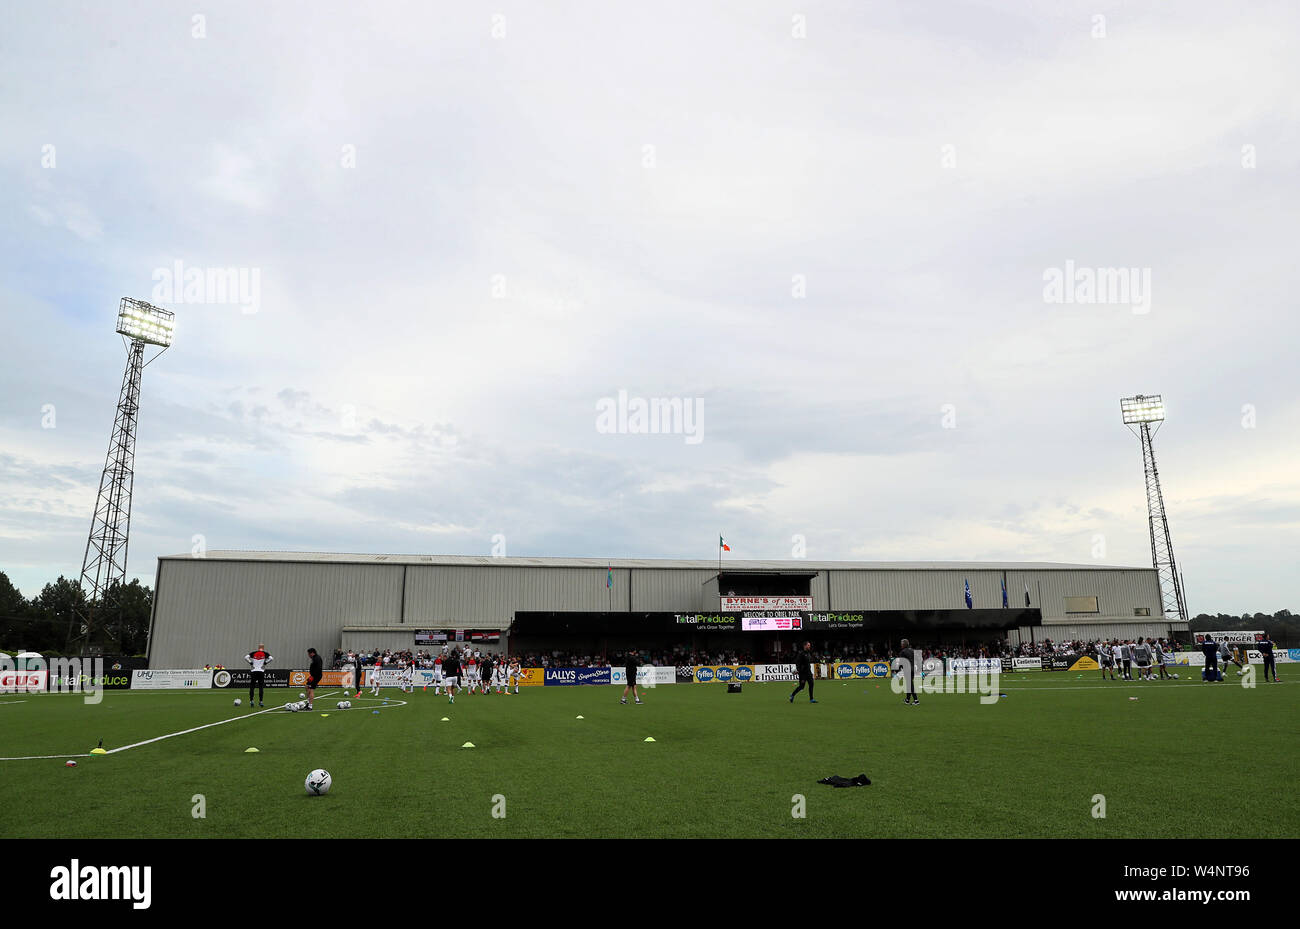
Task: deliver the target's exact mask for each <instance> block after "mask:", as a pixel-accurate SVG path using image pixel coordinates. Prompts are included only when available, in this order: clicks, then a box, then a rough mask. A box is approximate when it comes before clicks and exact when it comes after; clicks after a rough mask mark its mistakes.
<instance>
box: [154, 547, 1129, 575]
mask: <svg viewBox="0 0 1300 929" xmlns="http://www.w3.org/2000/svg"><path fill="white" fill-rule="evenodd" d="M203 559H206V560H208V561H266V562H284V563H308V564H381V565H384V564H390V565H453V566H461V567H490V568H604V567H606V566H609V567H612V568H660V569H678V570H681V569H687V570H696V571H709V570H712V571H716V570H717V569H718V562H717V561H716V560H714V559H709V558H703V559H677V558H529V557H517V556H512V557H509V558H496V557H493V556H492V555H377V554H365V553H360V554H358V553H342V552H242V551H210V552H207V553H205V554H204V555H202V556H201V557H197V556H195V555H192V554H190V553H189V552H185V553H183V554H179V555H160V556H159V560H160V561H197V560H203ZM722 569H723V570H724V571H727V570H732V571H746V570H750V571H752V570H759V571H1004V570H1005V571H1151V570H1154V569H1152V568H1150V567H1133V566H1129V565H1106V564H1096V563H1093V564H1066V563H1062V562H1045V561H810V560H806V559H803V558H791V559H787V560H783V561H739V560H737V561H732V560H730V559H723V561H722Z"/></svg>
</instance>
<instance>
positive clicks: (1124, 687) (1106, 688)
mask: <svg viewBox="0 0 1300 929" xmlns="http://www.w3.org/2000/svg"><path fill="white" fill-rule="evenodd" d="M1181 683H1182V682H1181V681H1180V682H1179V684H1181ZM1187 683H1191V684H1204V683H1207V682H1206V681H1189V682H1187ZM1224 683H1227V681H1224ZM1278 683H1279V684H1285V683H1286V681H1278ZM1238 686H1240V685H1238ZM1004 689H1005V690H1007V691H1008V692H1010V691H1025V690H1042V691H1048V690H1093V691H1096V692H1097V693H1099V694H1101V693H1106V692H1107V691H1111V690H1149V691H1156V690H1175V689H1181V688H1180V687H1179V685H1178V684H1176V685H1174V686H1173V687H1148V686H1146V685H1144V684H1117V685H1114V686H1103V685H1095V686H1092V687H1088V686H1082V687H1081V686H1079V685H1077V684H1075V685H1071V686H1069V687H1007V688H1004ZM1197 689H1200V688H1197ZM1205 689H1206V690H1210V689H1223V688H1208V687H1207V688H1205Z"/></svg>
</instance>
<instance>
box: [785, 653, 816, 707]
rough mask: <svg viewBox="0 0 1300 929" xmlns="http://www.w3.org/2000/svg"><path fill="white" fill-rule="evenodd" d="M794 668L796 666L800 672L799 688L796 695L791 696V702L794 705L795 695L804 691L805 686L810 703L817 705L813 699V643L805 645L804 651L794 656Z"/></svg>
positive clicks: (795, 690) (796, 689) (795, 691)
mask: <svg viewBox="0 0 1300 929" xmlns="http://www.w3.org/2000/svg"><path fill="white" fill-rule="evenodd" d="M794 666H795V670H796V671H798V672H799V686H798V687H796V688H795V689H794V693H792V694H790V702H791V703H794V698H795V695H796V694H798V693H799V691H801V690H803V689H804V687H805V686H807V688H808V702H809V703H816V702H817V701H816V700H814V699H813V671H812V643H811V642H805V643H803V651H801V652H800V653H799V654H797V655H795V656H794Z"/></svg>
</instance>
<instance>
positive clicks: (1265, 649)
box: [1255, 639, 1277, 684]
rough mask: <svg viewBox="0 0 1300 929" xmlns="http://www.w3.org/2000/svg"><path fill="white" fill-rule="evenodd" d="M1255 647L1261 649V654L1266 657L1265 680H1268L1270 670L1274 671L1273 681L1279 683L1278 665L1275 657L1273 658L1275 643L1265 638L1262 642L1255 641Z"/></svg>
mask: <svg viewBox="0 0 1300 929" xmlns="http://www.w3.org/2000/svg"><path fill="white" fill-rule="evenodd" d="M1255 648H1256V649H1258V650H1259V653H1260V655H1261V656H1263V658H1264V680H1265V682H1267V681H1268V672H1269V671H1272V672H1273V683H1274V684H1276V683H1277V665H1276V664H1275V663H1274V658H1273V643H1272V642H1270V641H1269V640H1268V639H1265V640H1264V641H1262V642H1256V643H1255Z"/></svg>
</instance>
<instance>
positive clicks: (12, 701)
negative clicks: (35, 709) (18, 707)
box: [0, 700, 27, 706]
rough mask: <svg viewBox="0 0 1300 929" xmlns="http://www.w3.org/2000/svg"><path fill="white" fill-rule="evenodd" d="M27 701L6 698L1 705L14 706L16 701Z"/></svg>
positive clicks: (24, 701)
mask: <svg viewBox="0 0 1300 929" xmlns="http://www.w3.org/2000/svg"><path fill="white" fill-rule="evenodd" d="M26 702H27V701H26V700H6V701H5V702H4V703H0V706H13V705H14V704H15V703H26Z"/></svg>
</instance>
